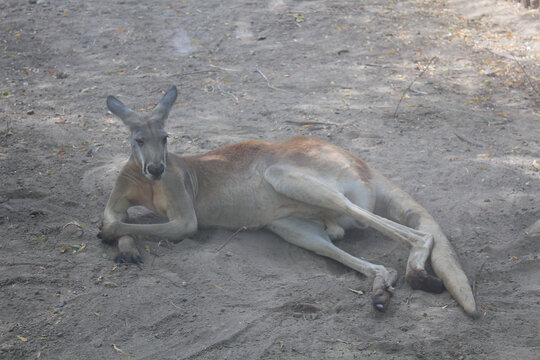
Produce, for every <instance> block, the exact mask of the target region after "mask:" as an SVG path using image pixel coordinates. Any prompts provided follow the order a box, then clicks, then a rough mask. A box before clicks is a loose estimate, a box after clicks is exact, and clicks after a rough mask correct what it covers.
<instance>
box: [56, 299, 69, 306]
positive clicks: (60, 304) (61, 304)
mask: <svg viewBox="0 0 540 360" xmlns="http://www.w3.org/2000/svg"><path fill="white" fill-rule="evenodd" d="M66 304H67V301H66V300H62V301H60V303H59V304H58V307H64V306H66Z"/></svg>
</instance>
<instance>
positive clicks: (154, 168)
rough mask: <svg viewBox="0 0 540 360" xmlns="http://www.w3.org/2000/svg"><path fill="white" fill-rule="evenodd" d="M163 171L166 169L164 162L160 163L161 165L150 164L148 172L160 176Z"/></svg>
mask: <svg viewBox="0 0 540 360" xmlns="http://www.w3.org/2000/svg"><path fill="white" fill-rule="evenodd" d="M163 171H165V166H163V164H159V165H155V164H150V165H148V172H149V173H150V174H152V175H153V176H156V177H157V176H160V175H161V174H163Z"/></svg>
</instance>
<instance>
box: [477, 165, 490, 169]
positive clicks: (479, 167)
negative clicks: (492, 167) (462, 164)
mask: <svg viewBox="0 0 540 360" xmlns="http://www.w3.org/2000/svg"><path fill="white" fill-rule="evenodd" d="M476 168H477V169H478V170H487V169H488V168H487V167H485V166H482V165H478V166H477V167H476Z"/></svg>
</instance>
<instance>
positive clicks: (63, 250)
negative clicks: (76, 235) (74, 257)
mask: <svg viewBox="0 0 540 360" xmlns="http://www.w3.org/2000/svg"><path fill="white" fill-rule="evenodd" d="M68 248H69V246H67V245H64V246H62V248H61V249H60V254H63V253H65V252H66V250H67V249H68Z"/></svg>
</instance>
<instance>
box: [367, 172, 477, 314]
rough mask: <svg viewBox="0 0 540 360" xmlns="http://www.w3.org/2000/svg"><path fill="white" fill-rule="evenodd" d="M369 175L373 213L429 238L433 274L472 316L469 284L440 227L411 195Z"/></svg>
mask: <svg viewBox="0 0 540 360" xmlns="http://www.w3.org/2000/svg"><path fill="white" fill-rule="evenodd" d="M373 173H374V180H375V182H376V186H377V200H376V204H375V207H376V208H375V212H376V213H378V214H380V215H382V216H385V217H387V218H388V219H390V220H392V221H396V222H398V223H400V224H403V225H405V226H407V227H410V228H413V229H417V230H421V231H423V232H426V233H429V234H432V235H433V238H434V245H433V249H432V252H431V266H432V268H433V270H434V271H435V274H436V275H437V276H438V277H439V278H440V279H441V280H442V281H443V283H444V286H445V287H446V289H447V290H448V292H449V293H450V294H451V295H452V296H453V297H454V299H456V301H457V302H458V303H459V304H460V305H461V306H462V307H463V309H464V310H465V312H466V313H467V314H468V315H470V316H472V317H475V316H476V303H475V300H474V296H473V293H472V290H471V287H470V285H469V281H468V280H467V276H466V275H465V273H464V271H463V269H462V268H461V265H460V264H459V261H458V259H457V256H456V253H455V252H454V249H453V248H452V245H451V244H450V242H449V241H448V239H447V238H446V236H445V235H444V233H443V232H442V230H441V228H440V226H439V225H438V224H437V222H435V220H434V219H433V217H432V216H431V215H430V214H429V213H428V212H427V210H426V209H424V208H423V207H422V206H420V205H419V204H418V203H417V202H416V201H415V200H414V199H413V198H412V197H411V196H409V195H408V194H407V193H405V192H404V191H403V190H401V189H399V188H398V187H397V186H395V185H394V184H392V183H391V182H390V181H388V180H387V179H386V178H384V177H383V176H382V175H379V174H378V173H376V172H373Z"/></svg>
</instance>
